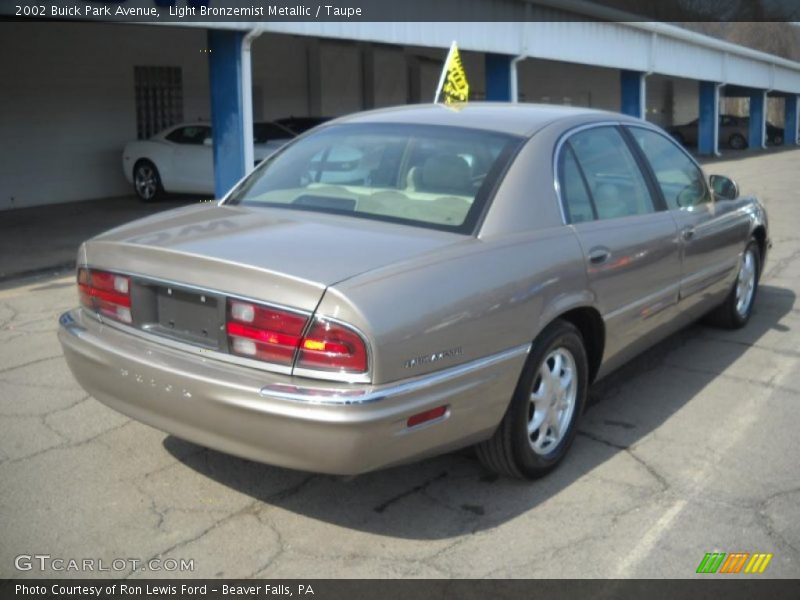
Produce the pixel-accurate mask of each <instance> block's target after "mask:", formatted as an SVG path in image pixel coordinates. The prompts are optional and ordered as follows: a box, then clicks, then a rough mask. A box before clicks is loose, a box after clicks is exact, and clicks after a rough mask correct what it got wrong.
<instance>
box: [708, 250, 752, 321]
mask: <svg viewBox="0 0 800 600" xmlns="http://www.w3.org/2000/svg"><path fill="white" fill-rule="evenodd" d="M760 275H761V252H760V251H759V248H758V243H757V242H756V241H755V240H750V243H749V244H747V248H745V250H744V252H743V253H742V260H741V262H740V263H739V273H738V275H737V276H736V283H734V285H733V288H732V289H731V291H730V293H729V294H728V296H727V298H725V302H723V303H722V304H720V305H719V306H718V307H717V308H715V309H714V310H713V311H711V312H710V313H709V315H708V320H709V321H710V323H711V324H712V325H716V326H718V327H724V328H726V329H739V328H741V327H744V326H745V325H746V324H747V322H748V321H749V320H750V315H751V314H752V312H753V304H754V303H755V300H756V292H758V279H759V277H760Z"/></svg>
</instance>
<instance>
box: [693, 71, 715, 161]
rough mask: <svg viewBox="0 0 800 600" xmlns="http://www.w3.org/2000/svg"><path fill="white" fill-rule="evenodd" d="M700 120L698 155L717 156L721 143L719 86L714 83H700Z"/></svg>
mask: <svg viewBox="0 0 800 600" xmlns="http://www.w3.org/2000/svg"><path fill="white" fill-rule="evenodd" d="M699 97H700V105H699V107H698V108H699V111H698V112H699V115H700V119H699V122H698V124H697V153H698V154H717V145H718V142H719V86H718V85H717V84H716V83H714V82H713V81H701V82H700V93H699Z"/></svg>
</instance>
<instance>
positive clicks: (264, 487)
mask: <svg viewBox="0 0 800 600" xmlns="http://www.w3.org/2000/svg"><path fill="white" fill-rule="evenodd" d="M798 165H800V150H789V151H782V152H777V153H773V154H769V155H760V156H756V155H751V154H747V155H746V156H745V155H743V156H742V157H737V159H735V160H727V161H724V160H723V161H715V162H714V163H713V164H711V165H709V166H708V170H709V172H712V173H714V172H716V173H725V174H728V175H731V176H733V177H734V178H736V179H737V180H738V181H739V183H740V186H741V188H742V190H743V192H744V193H755V194H758V195H759V196H760V197H761V198H762V199H763V201H764V202H765V204H766V205H767V208H768V210H769V212H770V218H771V226H772V229H771V235H772V239H773V243H774V248H773V251H772V254H771V256H770V258H769V262H768V264H767V268H766V272H765V274H764V276H763V278H762V282H761V283H762V287H761V290H760V292H759V297H758V299H757V302H756V309H755V314H754V315H753V318H752V320H751V322H750V324H749V325H748V327H747V328H745V329H743V330H740V331H733V332H730V331H720V330H716V329H711V328H708V327H705V326H702V325H696V326H693V327H691V328H689V329H687V330H685V331H683V332H681V333H679V334H677V335H675V336H673V337H671V338H669V339H668V340H666V341H665V342H663V343H661V344H660V345H658V346H657V347H655V348H653V349H652V350H650V351H648V352H647V353H646V354H645V355H643V356H641V357H640V358H638V359H636V360H635V361H634V362H633V363H631V364H630V365H628V366H626V367H625V368H623V369H622V370H621V371H619V372H617V373H616V374H614V375H613V376H611V377H610V378H608V379H607V380H605V381H603V382H601V383H600V384H598V385H596V386H595V387H594V389H593V391H592V405H591V406H590V408H589V409H588V411H587V413H586V414H585V418H584V420H583V423H582V426H581V430H580V434H579V437H578V438H577V440H576V443H575V446H574V447H573V449H572V452H571V453H570V455H569V457H568V459H567V460H566V461H565V463H564V464H563V465H562V467H561V468H560V469H558V470H557V471H556V472H555V473H553V474H552V475H550V476H548V477H547V478H545V479H543V480H541V481H538V482H535V483H523V482H518V481H511V480H507V479H503V478H497V477H495V476H492V475H489V474H488V473H487V472H486V471H484V470H483V469H482V468H481V467H480V465H479V464H478V462H477V461H476V460H475V458H474V457H473V456H472V455H471V454H470V453H469V452H461V453H457V454H452V455H447V456H443V457H439V458H434V459H431V460H427V461H425V462H422V463H419V464H413V465H409V466H404V467H399V468H394V469H390V470H386V471H381V472H377V473H373V474H369V475H365V476H361V477H357V478H349V479H345V478H336V477H330V476H320V475H313V474H308V473H300V472H294V471H289V470H285V469H279V468H274V467H270V466H266V465H261V464H256V463H252V462H248V461H245V460H240V459H237V458H233V457H230V456H227V455H224V454H221V453H218V452H214V451H211V450H207V449H204V448H201V447H199V446H196V445H193V444H190V443H187V442H184V441H181V440H179V439H177V438H175V437H172V436H169V435H166V434H164V433H162V432H159V431H156V430H154V429H151V428H149V427H147V426H145V425H141V424H139V423H137V422H135V421H131V420H129V419H127V418H126V417H123V416H121V415H119V414H117V413H115V412H113V411H111V410H110V409H108V408H106V407H105V406H103V405H101V404H100V403H98V402H97V401H95V400H94V399H93V398H91V397H88V396H87V395H86V394H85V393H84V392H83V391H82V390H81V389H80V388H79V387H78V385H77V384H76V383H75V382H74V381H73V379H72V377H71V375H70V373H69V371H68V369H67V367H66V365H65V363H64V360H63V358H62V356H61V351H60V347H59V345H58V343H57V340H56V335H55V330H56V319H57V316H58V314H59V313H60V312H61V311H63V310H65V309H67V308H70V307H72V306H74V305H75V304H76V293H75V290H74V282H73V279H72V275H71V273H62V274H60V275H59V276H56V277H53V276H38V277H36V278H28V279H24V280H12V281H6V282H5V283H3V284H2V286H1V287H0V482H2V485H0V532H2V533H1V534H0V577H38V576H42V575H54V574H63V575H69V576H80V575H85V574H81V573H75V572H66V573H54V572H53V571H45V572H42V571H39V570H38V568H34V569H32V570H29V571H18V570H17V569H16V568H15V565H14V562H15V557H16V556H18V555H21V554H48V555H50V556H51V557H53V558H64V559H67V560H68V559H78V560H81V559H84V558H93V559H102V560H103V561H105V562H106V564H110V563H111V561H112V560H114V559H120V558H121V559H130V558H134V559H137V560H140V561H147V560H149V559H151V558H160V559H164V558H170V557H171V558H177V559H187V560H193V561H194V570H193V571H192V572H184V573H180V572H159V573H152V572H150V571H141V570H137V571H132V569H131V568H129V567H127V566H126V568H125V569H123V570H122V571H121V572H114V571H109V572H104V573H100V575H104V576H133V577H142V576H145V577H146V576H153V575H156V576H180V575H184V576H186V575H192V576H197V577H216V576H226V577H250V576H258V577H299V578H305V577H469V578H472V577H691V576H693V575H694V573H695V569H696V568H697V565H698V564H699V562H700V561H701V559H702V558H703V556H704V554H705V553H706V552H713V551H720V552H769V553H773V554H774V558H773V559H772V561H771V563H770V564H769V567H768V569H767V571H766V572H765V574H764V575H759V576H758V577H800V460H798V459H800V444H798V433H797V432H798V431H800V305H798V302H797V295H798V294H800V232H799V231H798V227H799V226H800V197H798V193H797V188H798V181H799V180H798V169H797V166H798ZM735 577H745V575H737V576H735Z"/></svg>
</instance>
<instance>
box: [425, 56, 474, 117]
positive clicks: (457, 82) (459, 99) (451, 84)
mask: <svg viewBox="0 0 800 600" xmlns="http://www.w3.org/2000/svg"><path fill="white" fill-rule="evenodd" d="M468 100H469V82H468V81H467V73H466V72H465V71H464V65H463V64H462V63H461V55H460V54H459V53H458V46H456V43H455V42H453V44H452V45H451V46H450V52H448V53H447V60H445V61H444V67H442V75H441V77H439V85H438V86H437V88H436V96H435V97H434V99H433V101H434V102H435V103H441V104H445V105H448V106H450V105H453V104H465V103H466V102H467V101H468Z"/></svg>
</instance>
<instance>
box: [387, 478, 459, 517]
mask: <svg viewBox="0 0 800 600" xmlns="http://www.w3.org/2000/svg"><path fill="white" fill-rule="evenodd" d="M445 477H447V471H442V472H441V473H439V474H438V475H437V476H436V477H431V478H430V479H428V480H426V481H423V482H422V483H420V484H419V485H415V486H414V487H412V488H411V489H409V490H406V491H405V492H401V493H399V494H397V495H396V496H393V497H392V498H389V499H388V500H386V501H385V502H381V503H380V504H379V505H378V506H376V507H375V508H373V510H374V511H375V512H376V513H383V512H385V511H386V509H387V508H389V507H390V506H391V505H392V504H395V503H396V502H399V501H400V500H402V499H403V498H407V497H408V496H412V495H414V494H418V493H419V492H421V491H423V490H425V489H426V488H427V487H428V486H430V485H431V484H433V483H435V482H437V481H440V480H441V479H444V478H445Z"/></svg>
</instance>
